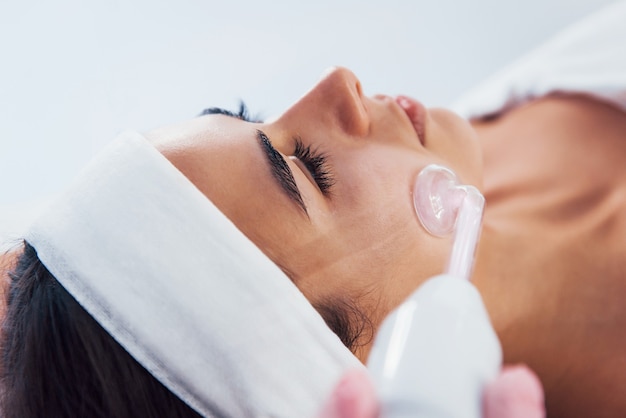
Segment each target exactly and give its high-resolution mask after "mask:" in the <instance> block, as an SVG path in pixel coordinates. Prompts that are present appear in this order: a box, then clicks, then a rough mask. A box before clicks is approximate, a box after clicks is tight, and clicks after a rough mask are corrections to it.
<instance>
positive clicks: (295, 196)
mask: <svg viewBox="0 0 626 418" xmlns="http://www.w3.org/2000/svg"><path fill="white" fill-rule="evenodd" d="M256 134H257V140H258V141H259V144H260V145H261V148H262V149H263V154H264V155H265V157H266V158H267V161H268V163H269V165H270V168H271V170H272V176H273V177H274V179H275V180H276V181H277V183H278V185H279V186H280V188H281V189H282V190H283V191H284V192H285V194H286V195H287V197H288V198H289V199H291V201H292V202H294V203H295V204H296V205H297V206H298V207H299V209H301V210H302V211H303V212H304V214H305V215H306V216H307V218H308V217H309V212H308V211H307V208H306V205H305V204H304V200H303V199H302V195H301V194H300V190H299V189H298V185H297V184H296V180H295V179H294V177H293V173H292V172H291V169H290V168H289V165H288V164H287V161H285V159H284V158H283V156H282V155H281V154H280V152H278V151H277V150H276V148H274V146H273V145H272V141H270V139H269V137H268V136H267V135H266V134H265V132H263V131H261V130H260V129H257V131H256Z"/></svg>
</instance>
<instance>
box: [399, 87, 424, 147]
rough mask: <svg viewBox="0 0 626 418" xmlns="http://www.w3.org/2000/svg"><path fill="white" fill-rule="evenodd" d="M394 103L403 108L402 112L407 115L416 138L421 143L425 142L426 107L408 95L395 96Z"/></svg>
mask: <svg viewBox="0 0 626 418" xmlns="http://www.w3.org/2000/svg"><path fill="white" fill-rule="evenodd" d="M396 103H398V105H399V106H400V107H401V108H402V110H404V113H406V115H407V116H408V118H409V120H410V121H411V124H412V125H413V129H415V133H416V134H417V139H419V141H420V143H421V144H422V145H425V144H426V115H427V113H428V111H427V110H426V107H425V106H424V105H423V104H421V103H420V102H418V101H417V100H415V99H413V98H411V97H408V96H398V97H396Z"/></svg>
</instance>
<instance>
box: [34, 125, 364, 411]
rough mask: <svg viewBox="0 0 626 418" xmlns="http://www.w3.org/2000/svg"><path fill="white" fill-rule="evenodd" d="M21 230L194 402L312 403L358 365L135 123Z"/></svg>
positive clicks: (154, 369)
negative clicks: (134, 129) (137, 130)
mask: <svg viewBox="0 0 626 418" xmlns="http://www.w3.org/2000/svg"><path fill="white" fill-rule="evenodd" d="M26 240H27V241H28V242H29V243H30V244H31V245H32V246H33V247H35V249H36V250H37V254H38V256H39V258H40V259H41V261H42V262H43V264H44V265H45V266H46V267H47V268H48V270H49V271H50V272H51V273H52V274H53V275H54V276H55V277H56V278H57V280H58V281H59V282H60V283H61V284H62V285H63V286H64V287H65V288H66V289H67V290H68V291H69V292H70V294H72V296H73V297H74V298H75V299H76V300H77V301H78V302H79V303H80V304H81V305H82V306H83V307H84V308H85V309H86V310H87V312H89V313H90V314H91V315H92V316H93V317H94V318H95V319H96V320H97V321H98V322H99V323H100V324H101V325H102V327H103V328H104V329H106V330H107V331H108V332H109V334H111V336H113V338H115V340H116V341H117V342H119V343H120V344H121V345H122V346H123V347H124V348H125V349H126V350H127V351H128V352H129V353H130V354H131V355H132V356H133V357H134V358H135V359H136V360H137V361H138V362H139V363H140V364H142V365H143V366H144V367H145V368H146V369H147V370H148V371H149V372H150V373H151V374H152V375H153V376H154V377H155V378H157V379H158V380H159V381H160V382H162V383H163V384H164V385H165V386H166V387H167V388H169V389H170V390H171V391H172V392H173V393H175V394H176V395H177V396H178V397H180V398H181V399H182V400H184V401H185V402H186V403H187V404H188V405H190V406H191V407H193V408H194V409H195V410H196V411H198V412H199V413H201V414H203V415H206V416H237V417H253V416H254V417H262V416H271V417H311V416H314V415H315V414H316V413H317V412H318V410H319V408H320V406H321V404H322V402H323V400H324V399H325V398H326V397H327V396H328V395H329V393H330V391H331V389H332V387H333V385H334V384H335V383H336V381H337V379H338V378H339V376H340V375H341V374H342V373H343V371H344V370H345V369H346V368H348V367H358V364H359V363H358V361H357V360H356V358H355V357H354V356H353V355H352V354H351V353H350V352H349V351H348V350H347V349H346V348H345V347H344V346H343V345H342V344H341V342H340V341H339V339H338V338H337V337H336V336H335V335H334V334H333V333H332V332H331V331H330V330H329V329H328V328H327V327H326V325H325V323H324V322H323V320H322V318H321V317H320V316H319V314H318V313H317V312H316V311H315V310H314V309H313V307H312V306H311V305H310V304H309V302H308V301H307V300H306V299H305V298H304V296H303V295H302V294H301V293H300V292H299V290H298V289H297V288H296V287H295V286H294V285H293V283H292V282H291V281H290V280H289V279H288V278H287V277H286V276H285V275H284V274H283V272H282V271H281V270H280V269H279V268H278V267H277V266H276V265H275V264H274V263H272V262H271V261H270V260H269V259H268V258H267V257H266V256H265V255H264V254H263V253H262V252H261V251H260V250H259V249H258V248H257V247H256V246H255V245H254V244H253V243H252V242H251V241H250V240H248V238H246V237H245V236H244V235H243V234H242V233H241V232H240V231H239V230H238V229H237V228H236V227H235V226H234V225H233V224H232V222H230V220H228V219H227V218H226V217H225V216H224V215H223V214H222V213H221V212H220V211H219V210H218V209H217V208H216V207H215V206H214V205H213V204H212V203H211V202H210V201H209V200H208V199H207V198H206V197H205V196H204V195H203V194H202V193H201V192H200V191H199V190H198V189H196V188H195V186H194V185H193V184H192V183H191V182H190V181H189V180H188V179H187V178H186V177H185V176H184V175H183V174H182V173H180V172H179V171H178V170H177V169H176V168H175V167H174V166H173V165H172V164H171V163H170V162H169V161H168V160H167V159H166V158H165V157H164V156H162V155H161V154H160V153H159V152H158V151H157V150H156V149H155V148H154V147H153V146H152V145H150V144H149V143H148V142H147V141H146V140H145V139H144V138H143V137H142V136H140V135H138V134H136V133H126V134H123V135H122V136H121V137H120V138H118V139H117V140H116V141H114V142H113V143H112V144H111V145H109V146H108V147H107V148H106V150H105V151H104V152H102V153H101V154H100V155H99V156H98V157H97V158H96V159H95V160H94V161H93V162H92V163H91V164H90V165H89V166H88V168H87V170H86V171H85V172H84V173H83V174H82V175H81V177H80V178H79V180H78V182H77V183H75V184H74V186H73V187H72V188H71V189H70V190H69V191H68V192H67V193H66V194H65V195H64V196H63V197H62V198H61V199H59V201H58V202H57V203H55V204H54V205H53V206H52V207H51V208H50V209H49V210H48V211H47V212H46V213H44V215H43V216H42V217H41V218H39V219H38V220H37V221H36V222H35V223H34V224H33V226H32V227H31V229H30V231H29V232H28V233H27V236H26Z"/></svg>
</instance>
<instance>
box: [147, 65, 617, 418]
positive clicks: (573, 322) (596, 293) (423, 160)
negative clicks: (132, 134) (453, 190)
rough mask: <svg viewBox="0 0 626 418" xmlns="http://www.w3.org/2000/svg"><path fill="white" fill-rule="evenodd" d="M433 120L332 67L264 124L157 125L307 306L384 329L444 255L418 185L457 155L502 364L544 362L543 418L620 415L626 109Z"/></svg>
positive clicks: (540, 368) (540, 369)
mask: <svg viewBox="0 0 626 418" xmlns="http://www.w3.org/2000/svg"><path fill="white" fill-rule="evenodd" d="M425 122H426V123H425V127H424V135H422V142H420V141H419V140H418V138H417V135H416V130H415V129H414V127H413V125H412V123H411V120H410V119H409V118H408V117H407V114H406V112H405V111H404V110H403V108H402V107H401V106H398V102H396V101H395V100H393V99H391V98H389V97H386V96H374V97H371V98H368V97H365V96H363V94H362V89H361V86H360V83H359V81H358V79H357V78H356V77H355V76H354V74H352V73H351V72H350V71H348V70H346V69H343V68H335V69H332V70H331V71H329V72H327V73H326V74H325V75H324V77H323V78H322V79H321V81H320V82H319V83H318V84H317V85H316V86H315V87H314V88H313V89H312V90H311V91H309V92H308V93H307V94H305V95H304V96H303V97H302V98H301V99H300V100H299V101H298V102H296V103H295V104H294V105H293V106H292V107H291V108H289V109H287V111H286V112H285V113H284V114H282V115H281V116H280V117H278V118H277V119H275V120H272V121H270V122H267V123H263V124H250V123H246V122H243V121H241V120H238V119H236V118H232V117H227V116H222V115H219V116H216V115H215V116H205V117H201V118H197V119H195V120H193V121H190V122H186V123H183V124H181V125H178V126H174V127H171V128H166V129H161V130H158V131H155V132H152V133H150V134H149V135H148V136H149V138H152V140H153V141H154V143H155V145H156V146H157V148H158V149H160V150H161V152H163V154H164V155H165V156H166V157H167V158H169V159H170V160H171V161H172V163H173V164H174V165H176V166H177V167H178V168H179V169H180V170H181V171H182V172H183V173H184V174H186V175H187V176H188V177H189V178H190V179H191V180H192V181H193V182H194V183H195V184H196V185H197V187H198V188H199V189H200V190H201V191H202V192H203V193H205V194H206V195H207V196H208V197H209V198H210V199H211V200H212V201H213V202H214V203H215V204H216V205H217V206H218V207H219V208H220V209H221V210H222V211H223V212H224V213H225V214H226V215H227V216H228V217H230V218H231V219H232V220H233V221H234V222H235V224H236V225H237V226H238V227H239V228H240V229H241V230H242V231H243V232H244V233H245V234H246V235H247V236H248V237H249V238H250V239H251V240H252V241H253V242H255V243H256V244H257V245H258V246H259V247H260V248H261V249H262V250H263V251H264V252H265V253H266V254H267V255H268V256H269V257H270V258H271V259H272V260H273V261H274V262H276V263H277V264H278V265H279V266H281V267H282V268H283V270H284V271H285V272H286V273H288V275H289V276H290V277H291V278H292V280H293V281H294V282H295V284H296V285H297V286H298V287H299V288H300V289H301V290H302V291H303V293H304V294H305V296H307V298H308V299H309V300H310V301H311V302H313V303H314V304H315V303H316V302H319V301H323V300H325V299H328V298H329V297H334V298H337V297H343V298H350V299H353V300H356V301H357V302H358V305H359V307H360V308H361V309H362V310H363V311H364V312H365V313H366V314H367V315H368V316H369V317H370V319H371V320H372V323H373V324H374V327H376V326H378V324H379V323H380V321H381V319H382V318H383V317H384V316H385V315H386V314H387V313H389V311H390V310H391V309H392V308H393V307H395V306H397V305H398V304H399V303H400V302H401V301H402V300H403V299H404V298H405V297H406V296H407V295H408V294H409V293H410V292H411V291H413V290H414V289H415V288H416V287H417V286H418V285H419V284H420V283H422V282H423V281H424V280H426V279H427V278H428V277H430V276H432V275H434V274H437V273H440V272H441V271H442V270H443V268H444V263H445V261H446V260H447V257H448V254H449V251H450V240H449V239H441V238H435V237H432V236H431V235H429V234H428V233H426V232H425V230H424V229H423V228H422V227H421V225H420V224H419V221H418V219H417V217H416V215H415V212H414V209H413V205H412V196H411V190H412V184H413V181H414V179H415V176H416V175H417V173H418V172H419V171H420V170H421V169H422V168H423V167H424V166H425V165H427V164H430V163H439V164H443V165H445V166H447V167H449V168H451V169H452V170H453V171H455V172H456V173H457V174H458V176H459V177H460V179H461V181H462V182H464V183H468V184H473V185H475V186H477V187H478V188H479V189H481V191H482V192H483V194H484V195H485V198H486V202H487V204H486V211H485V217H484V226H483V232H482V236H481V242H480V245H479V248H478V251H477V256H476V266H475V270H474V274H473V281H474V283H475V284H476V286H477V287H478V289H479V291H480V292H481V294H482V296H483V299H484V301H485V304H486V306H487V309H488V311H489V313H490V316H491V318H492V321H493V324H494V328H495V329H496V332H497V333H498V336H499V338H500V340H501V342H502V346H503V351H504V361H505V363H526V364H528V365H529V366H530V367H531V368H532V369H533V370H535V371H536V372H537V374H538V376H539V377H540V379H541V382H542V384H543V386H544V388H545V392H546V405H547V410H548V415H549V416H551V417H577V416H580V417H587V416H594V417H605V416H606V417H609V416H616V415H620V414H623V413H624V412H625V411H626V398H625V397H623V396H622V394H623V393H625V392H626V373H625V372H626V355H625V354H624V350H623V347H626V334H625V333H624V332H623V329H624V327H625V326H626V312H625V308H624V306H625V305H624V304H623V301H622V300H623V295H624V294H626V288H625V287H626V284H625V283H626V281H624V280H623V275H624V272H626V257H624V256H623V251H624V248H626V245H625V244H626V241H625V239H624V237H626V211H625V210H623V208H624V207H626V193H625V192H624V190H625V188H624V185H625V184H626V164H625V162H626V161H625V159H626V157H625V156H626V141H624V140H623V136H624V134H623V133H624V132H626V116H625V115H624V113H622V112H620V111H618V110H616V109H614V108H612V107H610V106H608V105H606V104H602V103H599V102H596V101H594V100H591V99H590V98H588V97H582V96H581V97H576V96H549V97H546V98H543V99H540V100H536V101H533V102H531V103H529V104H527V105H525V106H521V107H518V108H516V109H514V110H512V111H509V112H508V113H506V114H504V115H499V116H498V117H496V118H491V119H490V120H486V121H473V122H472V125H473V129H472V127H471V126H470V125H469V124H468V123H467V122H465V121H463V120H462V119H460V118H458V117H456V116H454V115H453V114H451V113H449V112H446V111H443V110H438V109H430V110H429V111H428V112H427V115H426V117H425ZM257 129H261V130H263V131H264V132H265V133H266V134H267V135H268V136H269V137H270V138H271V140H272V142H273V143H274V146H275V148H276V149H277V150H278V151H280V152H281V154H282V155H283V156H284V157H285V158H286V159H287V161H288V164H289V166H290V169H291V171H292V172H293V174H294V177H295V180H296V183H297V184H298V186H299V188H300V189H301V192H302V198H303V200H304V202H305V204H306V206H307V208H308V216H307V215H305V214H304V212H303V211H302V210H301V209H300V208H298V207H297V205H294V203H293V202H292V201H291V200H290V199H289V198H287V197H286V196H285V194H284V193H283V192H282V191H281V189H280V188H279V187H278V186H277V185H276V182H275V181H274V179H273V177H272V174H271V171H270V170H269V168H268V165H267V161H266V159H265V157H264V156H263V152H262V151H261V148H260V147H259V146H258V144H257V142H256V140H255V132H256V130H257ZM294 135H297V136H300V137H301V139H302V141H303V142H304V143H305V144H307V145H309V144H310V145H312V147H313V148H314V149H318V150H320V151H322V152H323V153H325V154H326V155H327V156H328V160H329V165H330V166H331V167H332V172H333V176H334V180H335V184H334V186H333V189H332V193H331V194H330V195H328V196H326V195H324V193H322V192H321V191H320V189H319V188H317V187H316V186H315V185H314V183H313V182H312V181H311V176H309V175H307V170H306V168H305V167H304V166H303V165H302V164H300V163H299V162H298V161H296V160H294V159H289V156H290V155H292V154H293V149H294V145H293V140H292V137H293V136H294ZM369 337H371V336H369ZM365 343H366V344H365V346H363V347H361V348H360V349H359V350H357V353H356V354H357V355H358V356H359V357H360V358H361V359H362V360H365V359H366V358H367V354H368V352H369V348H370V344H371V342H370V340H369V338H368V339H366V340H365Z"/></svg>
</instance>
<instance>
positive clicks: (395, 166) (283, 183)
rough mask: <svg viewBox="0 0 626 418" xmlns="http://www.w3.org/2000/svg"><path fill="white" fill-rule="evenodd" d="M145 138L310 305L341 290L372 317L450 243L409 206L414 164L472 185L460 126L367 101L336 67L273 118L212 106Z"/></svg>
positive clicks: (474, 164) (436, 265)
mask: <svg viewBox="0 0 626 418" xmlns="http://www.w3.org/2000/svg"><path fill="white" fill-rule="evenodd" d="M148 137H149V138H151V139H152V140H153V142H154V143H155V145H156V146H157V148H159V150H160V151H161V152H162V153H163V154H164V155H165V156H166V157H167V158H168V159H170V161H172V163H173V164H174V165H176V166H177V168H178V169H179V170H180V171H182V172H183V173H184V174H185V175H186V176H187V177H188V178H189V179H190V180H191V181H192V182H194V183H195V184H196V186H197V187H198V188H199V189H200V190H201V191H202V192H203V193H204V194H205V195H206V196H208V197H209V199H211V201H213V202H214V203H215V205H216V206H217V207H218V208H220V209H221V210H222V211H223V212H224V213H225V214H226V215H227V216H228V217H229V218H230V219H231V220H232V221H233V222H234V223H235V224H236V225H237V226H238V227H239V229H241V231H243V232H244V233H245V234H246V235H247V236H248V237H249V238H250V239H251V240H252V241H253V242H254V243H256V244H257V245H258V246H259V247H260V248H261V249H262V250H263V251H264V252H265V253H266V254H267V255H268V256H269V257H270V258H271V259H272V260H273V261H274V262H276V263H277V264H278V265H279V266H280V267H281V268H282V269H283V270H284V271H285V272H286V273H287V274H288V275H289V276H290V277H291V279H292V280H293V281H294V283H295V284H296V285H297V286H298V287H299V288H300V289H301V290H302V292H303V293H304V294H305V296H306V297H307V298H308V299H309V300H310V301H311V302H312V303H313V304H317V303H319V302H321V301H324V300H329V299H330V300H333V299H337V298H342V297H349V298H351V299H354V300H357V301H358V302H359V305H360V307H361V308H362V309H364V310H365V312H367V313H368V314H369V315H370V316H371V319H372V320H373V322H374V324H377V323H378V322H379V321H380V319H382V317H384V315H386V314H387V313H388V312H389V310H390V309H392V308H393V307H395V306H396V305H397V304H398V303H400V302H401V301H402V300H403V299H404V298H405V297H406V296H407V295H408V294H409V293H410V292H411V291H412V290H414V289H415V288H416V287H417V285H418V284H420V283H421V282H422V281H424V280H425V279H427V278H428V277H430V276H432V275H434V274H438V273H441V272H442V271H443V268H444V265H445V262H446V261H447V257H448V254H449V251H450V248H451V242H450V240H449V239H442V238H436V237H433V236H431V235H429V234H428V233H427V232H426V231H425V230H424V228H423V227H422V226H421V224H420V222H419V220H418V218H417V216H416V214H415V210H414V209H413V200H412V188H413V182H414V180H415V178H416V176H417V174H418V173H419V172H420V170H421V169H422V168H424V167H425V166H426V165H428V164H431V163H438V164H442V165H445V166H447V167H449V168H451V169H452V170H453V171H455V172H456V173H457V175H458V176H459V177H460V179H461V180H462V181H463V182H465V183H469V184H474V185H477V186H479V187H480V185H481V177H482V171H481V167H482V160H481V153H480V149H479V146H478V143H477V141H476V138H475V135H474V133H473V131H472V129H471V127H470V126H469V124H468V123H466V122H465V121H464V120H462V119H460V118H459V117H457V116H455V115H454V114H452V113H450V112H448V111H445V110H438V109H431V110H426V109H425V108H423V106H421V105H420V104H419V103H417V102H415V101H413V100H411V99H408V98H403V97H399V98H392V97H388V96H374V97H365V96H364V95H363V94H362V89H361V85H360V83H359V81H358V79H357V78H356V77H355V75H354V74H353V73H351V72H350V71H348V70H346V69H343V68H335V69H332V70H331V71H328V72H326V73H325V75H324V77H323V78H322V79H321V81H320V82H319V83H318V84H317V85H316V86H314V87H313V89H312V90H311V91H309V92H308V93H306V94H305V95H304V96H303V97H302V98H301V99H300V100H298V101H297V102H296V103H295V104H294V105H293V106H291V107H290V108H289V109H287V110H286V111H285V112H284V113H283V114H282V115H281V116H279V117H278V118H277V119H273V120H271V121H268V122H265V123H251V122H247V121H244V120H241V119H240V118H238V117H236V116H228V115H223V114H213V115H207V116H202V117H199V118H196V119H194V120H191V121H189V122H186V123H183V124H181V125H178V126H173V127H169V128H165V129H160V130H158V131H154V132H152V133H150V134H149V135H148Z"/></svg>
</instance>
